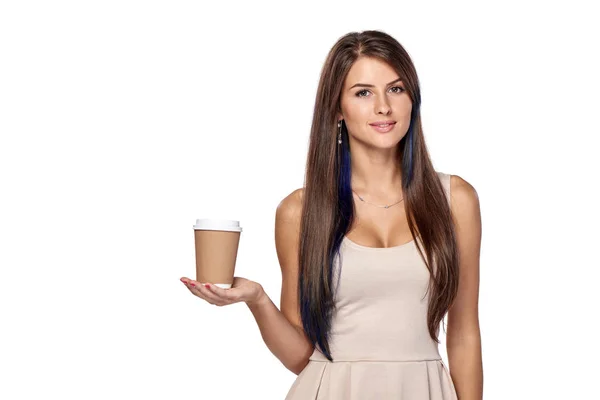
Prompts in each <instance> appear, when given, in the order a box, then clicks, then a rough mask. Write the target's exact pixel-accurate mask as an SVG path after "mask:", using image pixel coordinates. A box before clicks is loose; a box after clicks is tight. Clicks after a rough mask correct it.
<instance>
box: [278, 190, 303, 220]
mask: <svg viewBox="0 0 600 400" xmlns="http://www.w3.org/2000/svg"><path fill="white" fill-rule="evenodd" d="M303 194H304V188H299V189H296V190H294V191H293V192H291V193H290V194H288V195H287V196H286V197H284V198H283V200H281V201H280V202H279V204H278V205H277V212H276V219H277V221H280V222H286V221H287V222H296V223H299V221H300V217H301V216H302V197H303Z"/></svg>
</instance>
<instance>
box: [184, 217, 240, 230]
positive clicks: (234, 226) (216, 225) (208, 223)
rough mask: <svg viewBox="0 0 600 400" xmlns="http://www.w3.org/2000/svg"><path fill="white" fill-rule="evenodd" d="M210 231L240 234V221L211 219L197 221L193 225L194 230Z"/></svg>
mask: <svg viewBox="0 0 600 400" xmlns="http://www.w3.org/2000/svg"><path fill="white" fill-rule="evenodd" d="M196 229H201V230H210V231H231V232H241V231H242V228H241V227H240V221H234V220H231V219H211V218H203V219H197V220H196V225H194V230H196Z"/></svg>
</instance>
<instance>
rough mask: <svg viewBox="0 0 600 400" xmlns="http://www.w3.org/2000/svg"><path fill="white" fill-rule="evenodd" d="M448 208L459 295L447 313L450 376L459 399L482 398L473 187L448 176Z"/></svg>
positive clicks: (478, 216)
mask: <svg viewBox="0 0 600 400" xmlns="http://www.w3.org/2000/svg"><path fill="white" fill-rule="evenodd" d="M450 183H451V190H450V193H451V202H450V204H451V208H452V214H453V217H454V222H455V226H456V235H457V241H458V250H459V258H460V271H459V284H458V294H457V297H456V299H455V300H454V303H453V304H452V307H451V308H450V310H449V311H448V327H447V334H446V348H447V352H448V362H449V364H450V375H451V377H452V381H453V383H454V386H455V388H456V392H457V395H458V398H459V399H460V400H481V399H482V398H483V362H482V355H481V334H480V331H479V316H478V314H479V311H478V299H479V253H480V248H481V214H480V208H479V198H478V195H477V192H476V191H475V188H473V186H471V185H470V184H469V183H468V182H467V181H465V180H464V179H462V178H461V177H459V176H456V175H452V176H451V180H450Z"/></svg>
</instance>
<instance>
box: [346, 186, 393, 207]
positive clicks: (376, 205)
mask: <svg viewBox="0 0 600 400" xmlns="http://www.w3.org/2000/svg"><path fill="white" fill-rule="evenodd" d="M352 191H353V192H354V189H352ZM354 194H356V195H357V196H358V198H359V199H360V200H361V201H362V202H364V203H368V204H371V205H374V206H375V207H379V208H390V207H392V206H395V205H396V204H398V203H400V202H401V201H402V200H404V197H402V198H401V199H400V200H398V201H397V202H395V203H394V204H390V205H389V206H380V205H378V204H373V203H369V202H368V201H366V200H365V199H363V198H362V197H360V195H359V194H358V193H356V192H354Z"/></svg>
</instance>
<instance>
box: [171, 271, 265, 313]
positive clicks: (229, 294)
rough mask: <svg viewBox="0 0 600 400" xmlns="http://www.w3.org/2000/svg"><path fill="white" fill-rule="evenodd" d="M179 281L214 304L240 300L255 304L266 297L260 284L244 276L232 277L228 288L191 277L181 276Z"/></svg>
mask: <svg viewBox="0 0 600 400" xmlns="http://www.w3.org/2000/svg"><path fill="white" fill-rule="evenodd" d="M181 281H182V282H183V283H184V284H185V285H186V286H187V288H188V289H189V290H190V292H192V294H194V295H196V296H198V297H200V298H201V299H203V300H206V301H207V302H209V303H210V304H213V305H215V306H219V307H221V306H226V305H229V304H233V303H239V302H241V301H243V302H245V303H246V304H248V305H251V304H257V303H259V302H261V301H263V300H264V299H265V298H266V294H265V292H264V290H263V287H262V286H261V284H259V283H257V282H253V281H251V280H248V279H246V278H240V277H234V278H233V284H232V285H231V288H229V289H223V288H220V287H218V286H215V285H213V284H211V283H206V285H207V286H208V287H206V286H204V285H203V284H200V282H196V281H194V280H192V279H189V278H186V277H183V278H181Z"/></svg>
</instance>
